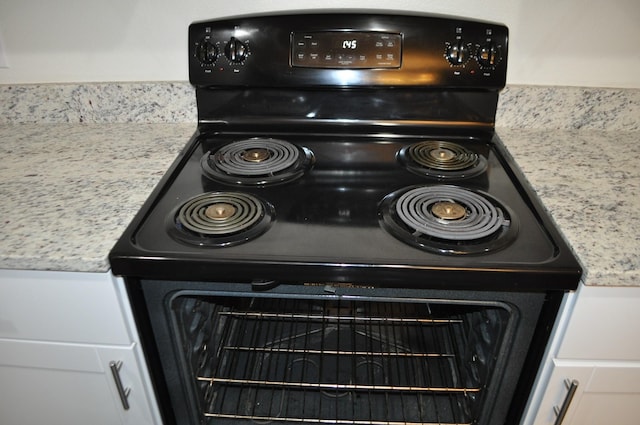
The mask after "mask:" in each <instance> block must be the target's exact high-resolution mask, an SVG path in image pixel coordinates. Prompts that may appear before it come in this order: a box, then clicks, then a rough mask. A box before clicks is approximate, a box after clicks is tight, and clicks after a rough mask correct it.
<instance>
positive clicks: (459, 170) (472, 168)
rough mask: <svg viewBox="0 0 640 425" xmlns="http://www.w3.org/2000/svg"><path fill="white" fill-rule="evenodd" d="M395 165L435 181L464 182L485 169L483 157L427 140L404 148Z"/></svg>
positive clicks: (460, 147) (459, 146) (448, 144)
mask: <svg viewBox="0 0 640 425" xmlns="http://www.w3.org/2000/svg"><path fill="white" fill-rule="evenodd" d="M397 157H398V161H399V162H400V163H401V164H402V165H403V166H404V167H405V168H407V169H408V170H409V171H411V172H412V173H415V174H418V175H421V176H427V177H434V178H437V179H442V180H445V179H464V178H469V177H474V176H477V175H479V174H481V173H483V172H484V171H485V170H486V169H487V161H486V159H485V158H484V157H483V156H482V155H478V154H477V153H475V152H472V151H470V150H469V149H467V148H465V147H464V146H461V145H459V144H457V143H453V142H447V141H443V140H426V141H422V142H418V143H413V144H411V145H409V146H405V147H403V148H402V149H401V150H400V151H399V152H398V155H397Z"/></svg>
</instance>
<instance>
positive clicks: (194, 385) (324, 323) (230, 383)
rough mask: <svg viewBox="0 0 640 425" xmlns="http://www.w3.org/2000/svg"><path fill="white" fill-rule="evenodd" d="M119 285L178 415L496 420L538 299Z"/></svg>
mask: <svg viewBox="0 0 640 425" xmlns="http://www.w3.org/2000/svg"><path fill="white" fill-rule="evenodd" d="M133 286H135V287H137V289H138V290H137V291H136V290H134V291H131V292H135V293H137V294H138V296H137V297H133V299H134V300H135V302H136V304H137V306H134V309H135V310H137V313H136V314H137V320H138V322H139V324H142V325H143V326H142V327H143V328H144V323H146V324H147V325H148V326H149V327H150V328H151V329H152V335H151V333H150V332H147V333H146V334H147V336H151V337H150V338H147V339H146V341H145V347H144V348H145V351H146V353H147V356H148V357H149V358H150V363H151V364H152V366H153V365H154V364H155V367H154V369H155V370H154V371H152V374H153V376H154V379H155V383H156V385H157V388H158V393H159V398H160V400H163V402H164V403H168V404H169V405H168V406H167V405H163V406H161V408H162V410H163V411H164V414H165V416H166V418H165V419H166V421H167V423H170V422H176V423H179V424H202V423H205V424H216V425H217V424H230V425H233V424H250V423H258V424H277V423H298V424H300V423H310V422H311V423H317V424H358V425H360V424H362V425H377V424H379V425H382V424H384V425H394V424H398V425H399V424H422V425H424V424H503V423H504V421H505V418H506V417H507V414H508V411H509V409H510V406H511V404H512V397H513V394H514V393H515V392H516V389H517V387H518V382H519V378H520V375H521V372H522V369H523V364H524V361H525V357H526V353H527V352H528V349H529V346H530V344H531V340H532V337H533V336H534V332H535V329H536V326H537V324H538V320H539V316H540V313H541V311H542V309H543V304H544V302H545V294H544V293H499V292H479V293H478V292H469V291H430V290H404V289H385V288H375V289H374V288H363V287H358V288H355V287H349V288H346V287H342V286H340V287H336V286H332V285H323V284H321V285H317V284H313V285H279V286H276V287H275V288H270V289H268V290H265V291H259V292H258V291H252V289H251V288H252V286H251V284H232V283H205V282H197V283H196V282H168V281H141V282H137V283H136V285H131V284H130V287H133ZM143 304H144V307H145V308H143ZM142 322H144V323H142ZM143 333H145V332H144V331H143ZM154 359H156V360H157V359H159V361H156V362H154V361H153V360H154ZM518 391H520V389H518ZM525 391H528V388H527V389H526V390H525Z"/></svg>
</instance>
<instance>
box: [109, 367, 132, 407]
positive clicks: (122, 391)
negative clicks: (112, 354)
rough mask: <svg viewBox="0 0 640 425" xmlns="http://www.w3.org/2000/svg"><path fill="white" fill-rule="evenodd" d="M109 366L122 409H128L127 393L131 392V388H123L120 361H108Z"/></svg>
mask: <svg viewBox="0 0 640 425" xmlns="http://www.w3.org/2000/svg"><path fill="white" fill-rule="evenodd" d="M109 368H110V369H111V374H112V375H113V380H114V381H115V383H116V389H117V390H118V395H119V396H120V401H121V402H122V407H123V408H124V410H129V407H130V405H129V393H131V388H125V387H124V386H123V385H122V379H120V369H121V368H122V361H120V360H118V361H111V362H109Z"/></svg>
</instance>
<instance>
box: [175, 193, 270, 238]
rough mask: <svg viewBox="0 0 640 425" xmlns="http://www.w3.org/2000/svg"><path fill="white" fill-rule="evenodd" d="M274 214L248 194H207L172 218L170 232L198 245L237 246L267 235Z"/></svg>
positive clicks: (179, 209) (193, 201)
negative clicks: (264, 234) (265, 233)
mask: <svg viewBox="0 0 640 425" xmlns="http://www.w3.org/2000/svg"><path fill="white" fill-rule="evenodd" d="M274 212H275V211H274V208H273V206H271V205H270V204H268V203H267V202H265V201H263V200H261V199H259V198H257V197H255V196H253V195H250V194H247V193H238V192H210V193H204V194H201V195H198V196H195V197H193V198H191V199H189V200H188V201H186V202H185V203H183V204H182V205H181V206H180V207H179V208H178V209H177V210H176V212H175V213H174V214H172V215H171V220H170V223H169V226H168V227H169V233H170V234H171V235H172V236H173V237H174V238H176V239H178V240H180V241H182V242H187V243H189V244H194V245H202V246H231V245H237V244H239V243H243V242H247V241H249V240H251V239H255V238H256V237H258V236H260V235H262V234H263V233H264V232H266V231H267V229H268V228H269V226H270V225H271V222H272V220H273V217H274Z"/></svg>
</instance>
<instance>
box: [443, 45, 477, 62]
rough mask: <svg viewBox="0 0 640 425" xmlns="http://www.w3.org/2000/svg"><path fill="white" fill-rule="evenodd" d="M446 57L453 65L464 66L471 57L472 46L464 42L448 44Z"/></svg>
mask: <svg viewBox="0 0 640 425" xmlns="http://www.w3.org/2000/svg"><path fill="white" fill-rule="evenodd" d="M444 57H445V58H447V60H448V61H449V63H450V64H451V65H455V66H460V65H464V64H465V63H467V61H468V60H469V58H470V57H471V44H465V43H464V41H462V40H457V41H455V42H453V43H447V45H446V49H445V52H444Z"/></svg>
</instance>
